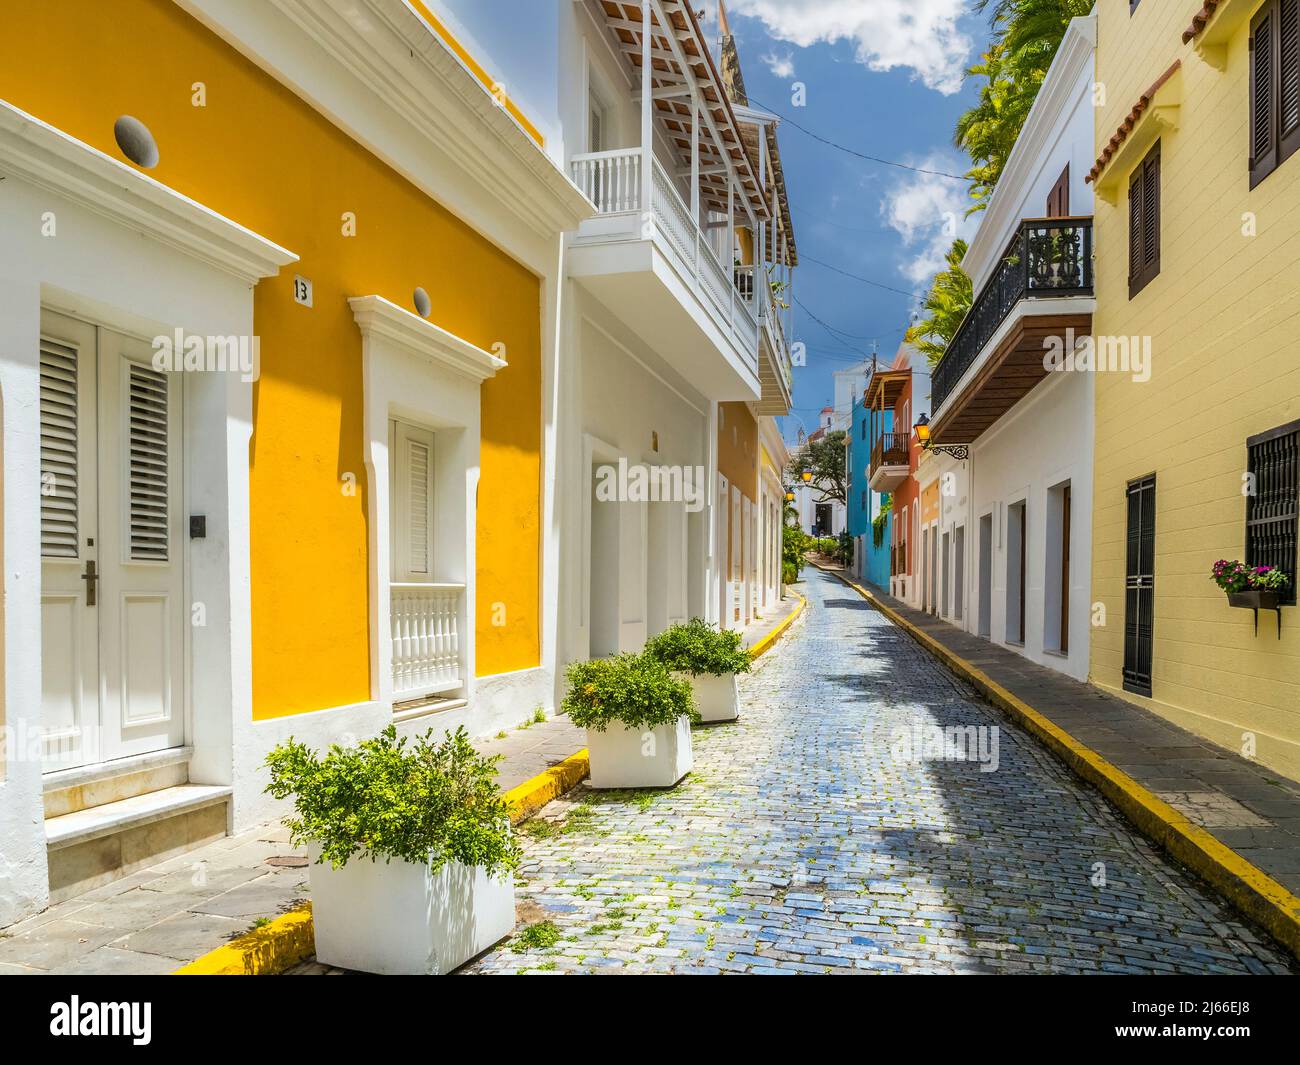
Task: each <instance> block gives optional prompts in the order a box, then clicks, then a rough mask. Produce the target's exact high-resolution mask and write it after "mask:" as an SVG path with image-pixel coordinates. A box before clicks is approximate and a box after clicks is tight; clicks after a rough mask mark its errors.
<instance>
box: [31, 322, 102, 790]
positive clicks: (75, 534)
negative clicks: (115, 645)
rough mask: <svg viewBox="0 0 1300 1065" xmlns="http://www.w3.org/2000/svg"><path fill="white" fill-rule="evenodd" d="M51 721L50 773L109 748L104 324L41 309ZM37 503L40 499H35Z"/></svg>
mask: <svg viewBox="0 0 1300 1065" xmlns="http://www.w3.org/2000/svg"><path fill="white" fill-rule="evenodd" d="M38 357H39V379H40V444H41V471H40V472H41V484H40V517H41V586H40V592H41V725H42V729H43V735H42V744H41V746H42V751H41V755H42V759H43V762H44V768H45V769H46V770H47V771H49V770H56V769H67V768H71V767H73V766H77V765H82V764H84V763H86V762H91V761H95V760H96V759H97V757H98V755H99V751H98V746H97V740H98V736H99V730H98V729H97V727H96V726H97V725H98V723H99V694H98V693H99V616H100V610H99V606H98V596H97V594H96V593H97V591H98V589H97V588H96V587H95V585H96V583H97V581H96V580H93V579H90V578H91V575H92V574H94V573H95V569H96V567H97V566H98V564H99V559H100V554H99V532H98V506H97V497H98V473H97V470H98V450H97V427H96V419H97V406H96V390H97V387H98V376H99V373H98V355H97V337H96V331H95V327H94V326H92V325H88V324H87V323H85V322H80V321H77V320H76V319H73V318H68V317H66V316H64V315H61V314H55V313H54V312H52V311H42V312H41V337H40V350H39V355H38ZM33 502H35V500H33Z"/></svg>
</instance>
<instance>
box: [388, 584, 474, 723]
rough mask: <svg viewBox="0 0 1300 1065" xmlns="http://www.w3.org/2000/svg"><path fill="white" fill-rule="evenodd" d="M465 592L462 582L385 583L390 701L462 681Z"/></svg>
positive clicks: (442, 689) (457, 684)
mask: <svg viewBox="0 0 1300 1065" xmlns="http://www.w3.org/2000/svg"><path fill="white" fill-rule="evenodd" d="M464 596H465V586H464V585H463V584H409V583H400V584H392V585H390V586H389V611H388V613H389V618H390V620H391V626H392V636H393V698H394V700H399V701H400V700H403V699H413V698H415V697H417V696H421V695H434V694H437V693H439V692H445V691H450V690H452V689H454V688H459V687H460V686H461V685H462V684H463V683H464V670H463V668H462V663H461V647H460V610H461V600H462V599H463V598H464Z"/></svg>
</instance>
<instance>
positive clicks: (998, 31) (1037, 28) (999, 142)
mask: <svg viewBox="0 0 1300 1065" xmlns="http://www.w3.org/2000/svg"><path fill="white" fill-rule="evenodd" d="M1092 4H1093V0H976V3H975V8H976V10H977V11H981V12H983V11H991V15H990V21H991V23H992V25H993V42H992V44H991V45H990V47H989V50H988V51H987V52H986V53H985V54H984V55H983V56H982V57H981V62H979V63H977V64H975V65H974V66H972V67H971V68H970V69H969V70H967V72H966V74H967V76H968V77H972V78H977V79H980V80H981V82H982V84H981V87H980V96H979V103H977V104H976V105H975V106H974V107H972V108H971V109H970V110H969V111H967V112H966V113H965V114H963V115H962V116H961V118H960V119H958V121H957V129H956V131H955V133H954V138H953V139H954V140H955V142H956V144H957V146H958V147H959V148H964V149H965V150H966V151H967V152H968V153H969V154H970V157H971V159H972V160H973V161H974V163H975V165H974V166H973V167H972V168H971V170H970V171H969V172H968V173H967V176H968V177H969V178H970V180H971V199H972V200H973V203H972V205H971V208H970V212H969V213H974V212H975V211H980V210H983V209H984V207H985V206H986V205H987V202H988V198H989V196H990V195H992V193H993V188H994V186H996V185H997V182H998V178H1000V177H1001V176H1002V168H1003V167H1004V166H1005V165H1006V162H1007V157H1008V156H1009V155H1010V154H1011V149H1012V147H1014V145H1015V143H1016V138H1017V137H1018V136H1019V135H1020V129H1021V127H1022V126H1023V125H1024V124H1025V119H1026V118H1027V117H1028V115H1029V110H1030V108H1031V107H1033V106H1034V99H1035V98H1036V97H1037V95H1038V90H1039V88H1040V86H1041V85H1042V84H1043V79H1044V78H1045V77H1046V76H1047V68H1048V67H1050V66H1051V65H1052V59H1053V58H1054V57H1055V55H1056V50H1057V49H1058V48H1059V47H1060V45H1061V39H1062V38H1063V37H1064V36H1065V29H1066V27H1067V26H1069V24H1070V20H1071V19H1072V18H1074V17H1076V16H1078V15H1086V14H1088V12H1089V11H1090V10H1092Z"/></svg>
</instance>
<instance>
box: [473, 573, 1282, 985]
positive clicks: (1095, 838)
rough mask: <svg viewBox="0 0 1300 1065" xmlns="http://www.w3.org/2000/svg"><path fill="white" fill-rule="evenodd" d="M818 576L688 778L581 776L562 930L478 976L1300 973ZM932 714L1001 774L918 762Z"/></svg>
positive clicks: (554, 890) (549, 893)
mask: <svg viewBox="0 0 1300 1065" xmlns="http://www.w3.org/2000/svg"><path fill="white" fill-rule="evenodd" d="M804 591H805V594H806V595H807V596H808V598H809V609H808V610H807V611H806V612H805V616H804V617H803V618H801V619H800V621H799V622H797V623H796V625H795V626H794V628H793V629H792V630H791V631H790V633H788V634H787V635H786V636H785V638H784V639H783V641H782V642H781V644H779V645H778V647H776V648H775V649H773V650H772V651H770V652H769V653H768V654H767V656H765V657H764V658H763V659H761V660H760V662H759V664H758V666H757V668H756V670H755V672H754V673H753V674H752V675H750V676H747V677H743V678H741V697H742V718H741V720H740V721H739V722H738V723H735V724H730V725H724V726H717V727H713V728H703V729H696V730H695V732H694V744H695V770H694V772H693V773H692V774H691V775H690V776H689V777H688V778H687V779H686V780H685V781H683V782H682V783H681V784H679V785H678V786H677V787H676V788H675V789H672V790H668V791H647V792H623V793H601V792H594V791H591V790H589V789H587V788H585V787H580V788H578V789H576V790H574V791H573V792H570V793H569V795H568V796H566V797H565V798H563V799H561V800H559V801H557V802H556V803H553V804H552V805H551V806H550V807H548V808H547V809H546V811H545V812H544V815H543V817H541V818H539V819H537V820H536V821H535V822H533V823H531V824H530V825H528V826H525V828H524V837H525V838H524V852H525V857H524V861H523V863H522V865H521V867H520V870H519V874H518V881H519V891H518V896H519V901H520V903H521V904H522V905H521V909H522V910H523V911H524V913H525V914H526V916H527V919H528V920H529V921H530V922H532V923H536V922H542V921H549V922H551V925H552V926H553V928H554V931H555V932H556V933H558V938H555V941H554V942H552V943H549V944H548V943H546V942H545V941H546V940H547V939H548V938H554V936H550V937H548V936H546V935H539V934H537V933H536V932H534V933H532V934H531V936H530V938H531V940H532V942H531V943H530V942H527V941H525V940H522V939H520V938H519V937H518V936H516V937H515V938H514V939H512V940H509V941H507V942H505V943H504V944H502V945H500V946H499V947H497V948H496V949H494V950H493V951H491V952H489V953H488V954H486V955H484V956H483V957H482V958H480V959H478V960H477V961H476V962H474V963H473V964H471V965H470V966H468V967H467V968H466V970H465V971H466V972H470V973H518V972H535V973H536V972H540V973H577V972H682V973H715V972H737V973H741V972H744V973H762V974H781V973H799V972H810V973H851V972H866V973H902V972H925V973H1035V972H1039V973H1097V972H1101V973H1170V972H1183V973H1261V974H1263V973H1270V972H1273V973H1287V972H1291V971H1292V964H1291V963H1290V962H1289V961H1288V960H1287V958H1286V957H1285V956H1284V955H1283V954H1282V953H1281V952H1280V951H1279V950H1278V949H1277V948H1276V947H1275V946H1274V945H1273V944H1271V943H1270V942H1267V941H1266V940H1265V939H1264V937H1263V935H1262V933H1256V932H1255V931H1254V930H1252V929H1251V928H1250V927H1247V926H1245V925H1243V923H1242V922H1241V921H1240V919H1239V918H1237V917H1236V915H1235V914H1234V912H1233V911H1232V910H1231V909H1230V908H1229V907H1228V906H1227V904H1226V903H1224V902H1222V901H1221V900H1220V899H1219V898H1218V897H1217V896H1216V895H1214V894H1213V893H1212V892H1211V891H1210V890H1209V889H1208V888H1207V887H1204V886H1203V885H1201V884H1199V883H1198V882H1197V881H1196V880H1195V879H1194V878H1193V877H1192V876H1191V875H1190V874H1188V873H1186V872H1184V871H1183V870H1181V869H1179V868H1178V867H1176V866H1175V865H1173V864H1172V863H1171V862H1170V861H1168V860H1167V859H1166V858H1164V857H1163V856H1162V855H1160V854H1159V853H1158V852H1157V851H1156V850H1155V849H1154V848H1153V847H1151V846H1150V845H1149V844H1147V843H1146V842H1145V841H1144V840H1143V839H1142V838H1141V837H1140V836H1139V835H1138V834H1137V832H1136V831H1135V830H1133V829H1132V828H1131V827H1130V826H1129V825H1128V824H1127V823H1126V822H1125V821H1124V820H1123V819H1122V818H1121V817H1120V816H1119V815H1118V814H1117V813H1116V812H1114V811H1113V810H1112V809H1111V808H1110V807H1109V806H1108V805H1107V804H1106V802H1105V801H1104V800H1103V799H1101V798H1100V797H1099V796H1098V795H1096V794H1095V793H1094V792H1092V791H1091V790H1090V789H1089V788H1087V787H1086V786H1085V785H1083V784H1081V783H1078V782H1077V781H1075V780H1074V779H1073V778H1072V777H1071V776H1070V775H1069V773H1068V771H1067V770H1066V769H1065V768H1064V767H1062V766H1060V765H1059V764H1058V763H1057V762H1055V761H1054V760H1053V759H1052V758H1051V756H1050V755H1048V754H1047V753H1046V752H1045V751H1043V750H1042V749H1040V748H1039V747H1038V746H1037V745H1036V743H1035V742H1034V741H1033V740H1032V739H1031V738H1029V737H1028V736H1027V735H1025V734H1023V733H1020V732H1018V731H1016V730H1015V729H1014V728H1013V727H1012V726H1010V725H1009V724H1008V723H1007V722H1006V721H1005V720H1004V719H1003V718H1002V717H1001V716H1000V715H999V714H998V713H997V711H995V710H994V709H992V708H991V707H989V706H987V705H986V704H984V703H983V702H981V701H980V700H979V699H978V698H977V697H976V696H975V694H974V693H973V692H972V691H970V690H969V689H967V688H966V687H965V686H964V685H963V684H962V683H961V682H960V681H958V680H957V679H956V678H955V677H953V676H952V675H951V674H950V673H948V672H947V671H946V670H945V669H943V667H941V666H940V665H939V664H938V663H937V662H936V661H935V660H934V659H932V658H931V657H930V656H929V655H928V654H927V653H926V652H924V651H923V650H921V649H920V648H919V647H918V646H917V645H916V644H914V643H913V642H912V641H911V640H910V639H909V638H908V637H907V636H906V635H905V634H904V633H903V632H901V631H900V630H899V629H897V628H896V627H894V626H893V625H892V624H891V623H890V622H889V621H888V620H887V619H885V618H884V617H883V616H881V615H880V614H878V613H876V612H875V611H874V610H872V609H871V608H870V607H869V606H867V604H866V603H865V602H864V601H863V600H862V599H861V598H859V597H858V596H857V595H855V594H854V593H853V592H851V591H850V590H848V589H846V588H844V587H843V586H842V585H841V584H839V583H838V582H837V581H835V580H834V579H833V578H830V577H827V576H825V575H824V574H821V573H817V572H815V571H811V572H809V573H808V574H807V577H806V586H805V588H804ZM917 722H921V723H928V724H934V725H939V726H963V727H964V726H976V727H988V728H992V727H997V728H998V730H999V731H998V732H997V734H996V735H997V738H998V752H997V753H998V759H997V768H996V770H995V771H992V772H982V771H981V767H980V765H979V763H978V762H977V761H973V760H965V761H961V760H930V761H918V760H913V759H911V758H907V757H904V754H905V752H904V751H903V750H901V749H900V748H899V745H898V740H899V736H900V735H907V736H913V735H916V733H915V731H914V726H915V724H916V723H917ZM986 735H991V734H986ZM545 931H548V932H549V931H551V928H550V927H549V926H547V927H545Z"/></svg>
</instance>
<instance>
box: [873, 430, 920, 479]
mask: <svg viewBox="0 0 1300 1065" xmlns="http://www.w3.org/2000/svg"><path fill="white" fill-rule="evenodd" d="M911 462H912V434H911V433H881V434H880V436H879V437H878V438H877V440H876V443H875V446H874V447H872V449H871V466H870V468H869V471H868V475H867V483H868V484H869V485H870V486H871V490H872V491H873V492H892V491H893V490H894V489H895V488H897V487H898V486H899V485H900V484H902V483H903V482H904V481H905V480H907V476H908V473H909V472H910V471H911Z"/></svg>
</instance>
